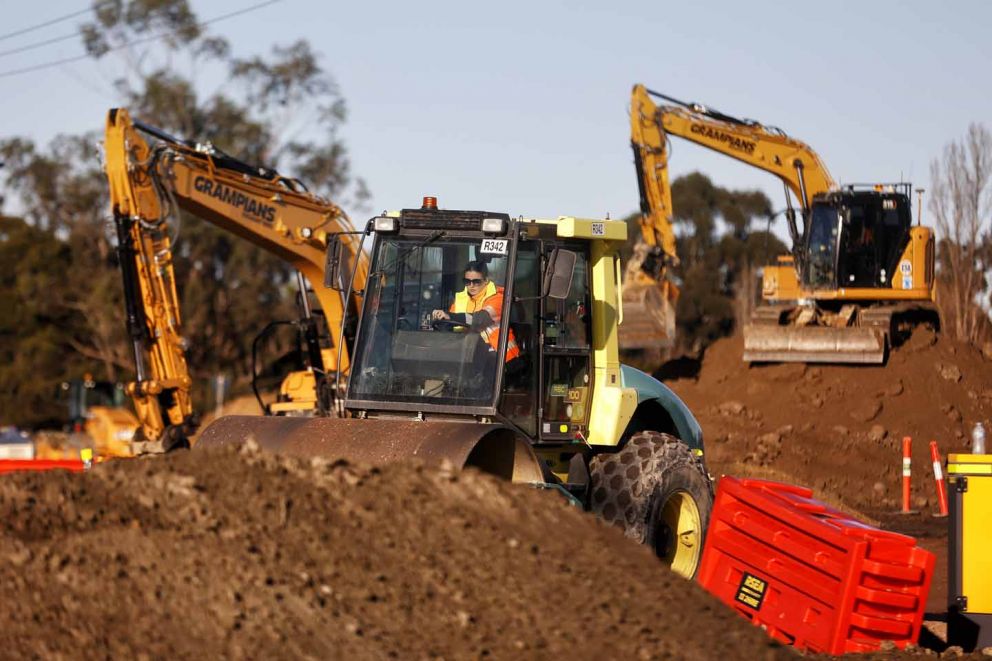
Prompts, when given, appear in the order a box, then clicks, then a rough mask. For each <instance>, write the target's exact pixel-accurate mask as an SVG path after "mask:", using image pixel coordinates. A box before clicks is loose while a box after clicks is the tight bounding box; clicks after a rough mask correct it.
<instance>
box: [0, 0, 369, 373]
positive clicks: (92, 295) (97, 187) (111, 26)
mask: <svg viewBox="0 0 992 661" xmlns="http://www.w3.org/2000/svg"><path fill="white" fill-rule="evenodd" d="M93 4H94V9H93V15H92V19H91V20H89V21H88V22H87V23H86V24H84V25H83V26H81V33H82V35H83V39H84V43H85V45H86V48H87V50H88V52H89V53H90V55H91V56H92V57H93V58H94V59H103V60H110V61H111V62H112V63H113V65H114V66H115V67H116V69H117V70H118V71H119V76H118V77H117V79H116V80H115V82H114V87H115V89H116V94H117V96H118V98H119V99H120V101H121V105H125V106H127V107H129V108H130V110H131V112H132V114H133V115H134V116H135V117H137V118H139V119H141V120H142V121H144V122H145V123H148V124H151V125H154V126H157V127H159V128H162V129H164V130H165V131H166V132H169V133H171V134H173V135H177V136H181V137H186V138H192V139H195V140H197V141H202V142H206V141H210V142H211V143H212V144H214V145H215V146H216V147H218V148H219V149H221V150H223V151H225V152H227V153H230V154H234V155H236V156H238V157H239V158H241V159H243V160H246V161H248V162H252V163H258V164H264V165H265V166H267V167H273V168H276V169H279V170H280V171H284V172H287V173H288V174H291V175H293V176H295V177H299V178H300V179H303V180H304V181H306V182H307V184H308V185H309V186H310V188H311V190H313V191H314V192H316V193H318V194H321V195H324V196H326V197H329V198H332V199H334V200H335V201H337V202H338V203H339V204H343V205H349V204H350V205H353V206H354V205H361V204H362V203H363V202H364V200H365V199H366V198H367V192H366V189H365V186H364V183H363V182H362V181H361V180H357V179H355V178H354V177H353V176H352V175H351V172H350V164H349V160H348V155H347V150H346V148H345V147H344V145H343V143H342V142H341V140H340V138H339V129H340V126H341V125H342V123H343V122H344V121H345V118H346V106H345V102H344V99H343V96H342V95H341V92H340V91H339V89H338V87H337V85H336V84H335V82H334V80H333V78H332V77H331V76H330V74H329V73H327V71H325V70H324V68H323V67H322V66H321V63H320V58H319V56H318V54H317V53H315V52H314V51H313V50H312V48H311V47H310V45H309V44H308V43H307V42H305V41H298V42H296V43H293V44H291V45H289V46H285V47H282V46H274V47H273V48H272V49H271V51H270V52H269V53H267V54H265V55H264V56H262V55H259V56H253V57H249V58H244V59H241V58H236V57H234V56H233V55H231V49H230V46H229V44H228V42H227V41H226V40H225V39H223V38H221V37H218V36H216V35H212V34H210V33H208V32H207V30H206V29H205V28H204V26H203V24H202V23H200V22H199V20H198V18H197V16H196V15H195V14H194V12H193V11H192V9H191V7H190V6H189V3H188V2H187V1H186V0H127V1H125V0H116V1H110V2H108V1H107V0H99V1H97V2H94V3H93ZM163 34H165V35H167V36H165V37H164V38H161V39H155V38H153V37H154V36H156V35H163ZM182 71H188V72H191V73H190V75H183V74H182V73H181V72H182ZM204 71H206V72H208V73H209V72H213V73H214V74H215V75H219V76H220V77H222V78H223V79H224V80H225V84H224V85H223V86H222V87H219V88H211V89H203V88H202V87H201V86H197V85H196V84H195V83H194V81H193V75H192V72H204ZM93 120H94V121H93V124H94V131H92V132H90V133H88V134H86V135H84V136H59V137H57V138H56V139H55V140H53V141H52V143H51V144H49V145H48V146H46V147H39V146H38V145H35V144H34V143H32V142H31V141H29V140H25V139H21V138H14V139H10V140H5V141H0V160H2V161H5V167H4V168H3V169H2V170H0V176H3V177H4V178H5V184H6V188H7V190H8V192H12V193H14V196H13V197H16V199H17V200H18V201H19V203H20V207H21V208H22V209H23V210H24V213H23V215H24V216H25V218H26V220H27V222H28V223H29V224H30V225H31V226H32V228H33V229H34V230H37V231H41V232H46V233H48V236H49V238H51V239H52V240H53V241H55V243H50V244H49V247H50V248H51V249H53V250H54V249H55V247H56V246H62V247H63V248H65V249H67V250H68V265H67V268H68V270H69V272H70V273H71V274H72V277H69V278H67V279H64V280H62V281H60V282H59V284H58V285H57V288H58V289H59V290H60V291H59V301H58V303H57V305H58V306H59V310H60V313H62V314H65V315H68V316H69V317H71V318H72V319H73V320H75V324H74V325H73V328H74V329H75V330H74V333H73V337H72V338H71V341H70V342H69V346H70V347H71V350H72V351H74V352H75V353H77V354H79V355H81V356H83V357H85V358H88V359H89V361H90V363H89V364H91V365H94V366H99V367H100V369H101V370H102V372H103V373H106V374H107V375H108V376H111V375H113V376H116V377H117V378H130V377H129V376H128V375H129V374H130V372H131V365H132V358H131V355H130V349H129V346H128V343H127V341H126V338H125V332H124V321H123V304H122V292H121V285H120V275H119V273H118V272H117V264H116V254H115V252H114V247H115V243H116V239H115V235H114V232H113V227H112V222H111V219H110V217H109V208H108V201H107V192H106V191H107V184H106V180H105V178H104V175H103V172H102V170H101V168H100V166H99V158H100V154H99V153H98V148H97V146H96V145H97V144H98V141H99V140H100V139H101V137H102V123H103V121H102V118H99V117H94V118H93ZM8 197H11V196H8ZM172 232H173V234H174V235H175V236H176V239H177V240H176V242H175V244H174V251H175V254H176V257H177V259H176V262H175V267H176V277H177V284H178V286H179V289H180V292H181V294H180V297H181V305H182V311H183V315H184V331H185V335H186V337H187V339H188V340H189V351H188V353H189V358H190V365H191V369H192V370H193V373H194V377H199V378H201V379H202V378H205V377H208V376H210V375H212V374H214V373H216V372H218V371H225V372H232V371H233V372H234V376H235V377H236V379H238V380H239V382H240V384H241V385H242V386H243V385H244V384H245V382H246V380H245V377H246V375H247V373H248V370H249V365H250V350H251V339H252V337H253V335H254V333H255V332H257V331H258V330H260V329H261V328H262V327H263V326H264V325H265V324H266V323H267V322H268V321H270V320H272V319H273V318H292V317H293V316H295V315H296V310H295V305H294V299H295V286H294V284H293V283H294V274H293V273H292V271H291V269H290V268H289V267H288V266H287V265H286V264H284V263H283V262H281V261H280V260H279V259H277V258H275V257H274V256H272V255H269V254H267V253H265V252H264V251H262V250H260V249H258V248H256V247H255V246H253V245H251V244H249V243H247V242H245V241H242V240H240V239H238V238H235V237H234V236H232V235H230V234H226V233H224V232H222V231H221V230H219V229H217V228H215V227H213V226H211V225H209V224H207V223H205V222H202V221H200V220H199V219H197V218H194V217H192V216H190V215H188V214H185V213H182V214H181V215H180V217H179V222H177V223H176V224H175V225H174V226H173V228H172ZM29 340H30V338H29V337H27V336H19V337H18V339H17V340H16V342H15V345H16V344H17V343H21V342H28V341H29ZM38 378H44V379H48V378H50V375H49V374H48V373H47V372H46V373H44V374H42V373H41V372H39V375H38Z"/></svg>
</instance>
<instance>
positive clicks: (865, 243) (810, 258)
mask: <svg viewBox="0 0 992 661" xmlns="http://www.w3.org/2000/svg"><path fill="white" fill-rule="evenodd" d="M910 190H911V185H910V184H894V185H886V186H871V187H866V186H859V185H852V186H847V187H845V188H844V189H843V190H841V191H833V192H830V193H825V194H822V195H818V196H816V197H815V198H814V199H813V204H812V208H811V211H810V221H809V233H808V237H807V251H806V268H805V269H804V273H803V285H805V286H806V287H808V288H810V289H814V290H815V289H837V288H866V289H873V288H888V287H891V286H892V285H891V282H892V277H893V275H894V273H895V270H896V268H897V267H898V263H899V258H900V256H901V255H902V253H903V250H904V249H905V247H906V243H907V241H909V230H910V227H911V225H912V218H911V214H910V202H909V192H910Z"/></svg>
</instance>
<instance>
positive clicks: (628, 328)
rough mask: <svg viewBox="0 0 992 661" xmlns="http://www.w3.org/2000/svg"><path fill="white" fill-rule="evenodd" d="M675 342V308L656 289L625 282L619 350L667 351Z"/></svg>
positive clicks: (649, 285)
mask: <svg viewBox="0 0 992 661" xmlns="http://www.w3.org/2000/svg"><path fill="white" fill-rule="evenodd" d="M674 340H675V308H674V306H673V305H672V304H671V303H670V302H669V301H667V300H665V297H664V296H663V295H662V293H661V291H660V290H659V289H658V286H657V285H655V284H648V283H628V284H625V285H624V287H623V322H622V323H621V324H620V348H621V349H670V348H671V347H672V345H673V344H674Z"/></svg>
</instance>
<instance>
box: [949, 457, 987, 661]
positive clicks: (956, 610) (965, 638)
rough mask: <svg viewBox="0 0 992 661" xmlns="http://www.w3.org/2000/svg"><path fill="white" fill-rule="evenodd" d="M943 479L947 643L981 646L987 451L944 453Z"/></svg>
mask: <svg viewBox="0 0 992 661" xmlns="http://www.w3.org/2000/svg"><path fill="white" fill-rule="evenodd" d="M947 480H948V483H949V490H950V496H951V498H950V519H949V523H950V530H949V535H948V553H947V572H948V593H947V596H948V602H949V603H948V608H947V615H948V619H947V636H948V643H949V644H950V645H960V646H961V647H963V648H964V649H965V650H974V649H982V648H984V647H990V646H992V455H990V454H952V455H949V456H948V457H947Z"/></svg>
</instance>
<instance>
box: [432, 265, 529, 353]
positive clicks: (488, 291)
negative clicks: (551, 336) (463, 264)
mask: <svg viewBox="0 0 992 661" xmlns="http://www.w3.org/2000/svg"><path fill="white" fill-rule="evenodd" d="M502 310H503V288H502V287H497V286H496V285H495V284H493V282H492V280H490V281H489V283H488V284H486V288H485V289H483V290H482V291H481V292H479V294H478V296H476V297H474V298H473V297H472V296H470V295H469V293H468V288H465V289H463V290H461V291H460V292H458V293H457V294H455V302H454V303H452V304H451V309H449V310H448V312H455V313H467V314H472V313H473V312H483V311H484V312H487V313H488V314H489V317H490V319H492V324H491V325H490V326H487V327H486V328H485V329H484V330H482V331H481V332H480V333H479V335H481V336H482V339H483V340H484V341H485V342H486V344H488V345H489V348H490V349H491V350H493V351H498V349H499V323H500V312H501V311H502ZM507 331H509V336H508V338H507V341H506V362H510V361H511V360H513V359H514V358H517V357H518V356H519V355H520V347H518V346H517V338H516V337H514V335H513V331H512V330H510V329H507Z"/></svg>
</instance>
